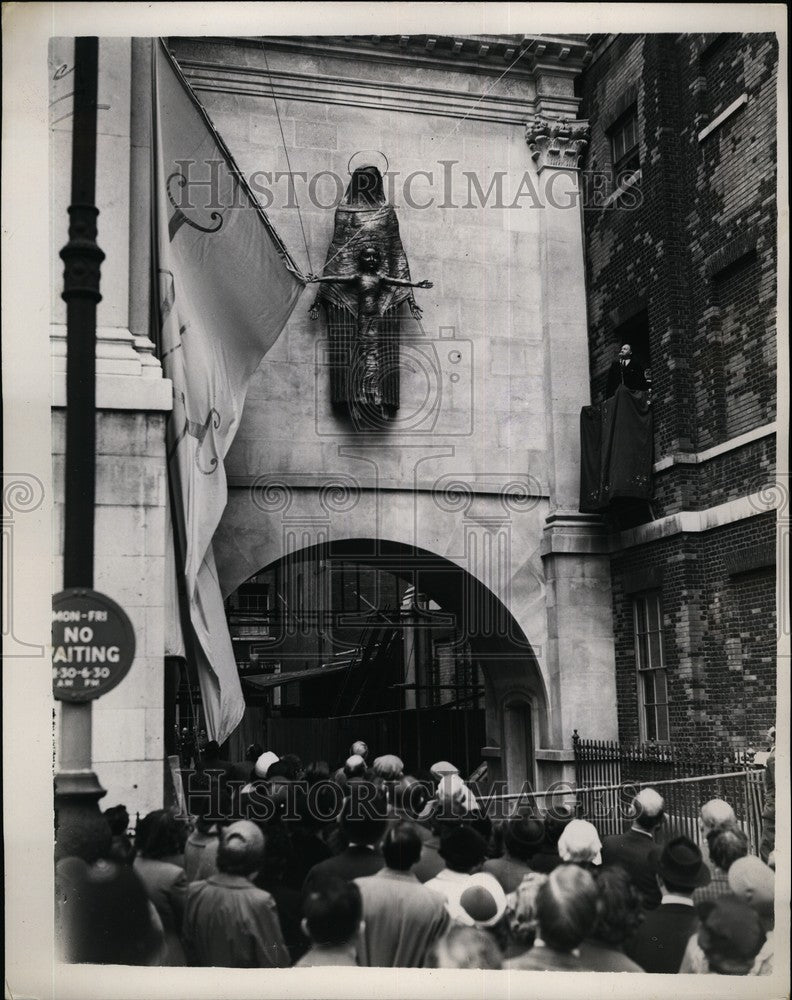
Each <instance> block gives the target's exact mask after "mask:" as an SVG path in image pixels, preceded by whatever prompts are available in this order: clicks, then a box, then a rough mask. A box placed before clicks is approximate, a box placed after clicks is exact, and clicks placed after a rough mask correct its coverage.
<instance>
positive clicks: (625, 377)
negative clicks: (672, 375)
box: [605, 344, 649, 399]
mask: <svg viewBox="0 0 792 1000" xmlns="http://www.w3.org/2000/svg"><path fill="white" fill-rule="evenodd" d="M620 385H623V386H625V387H626V388H627V389H630V390H631V391H632V392H645V391H646V390H647V389H648V388H649V384H648V383H647V381H646V377H645V376H644V373H643V369H642V368H641V366H640V365H639V364H637V362H636V361H635V359H634V358H633V353H632V347H631V346H630V344H622V346H621V348H620V350H619V356H618V358H616V360H615V361H614V362H613V363H612V364H611V366H610V368H609V369H608V384H607V387H606V389H605V398H606V399H610V397H611V396H613V395H614V394H615V392H616V390H617V389H618V388H619V386H620Z"/></svg>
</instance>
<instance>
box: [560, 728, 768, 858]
mask: <svg viewBox="0 0 792 1000" xmlns="http://www.w3.org/2000/svg"><path fill="white" fill-rule="evenodd" d="M572 745H573V748H574V753H575V784H576V786H577V790H576V796H575V798H576V805H577V810H578V814H579V815H580V816H581V817H582V818H585V819H589V820H590V821H591V822H592V823H594V824H595V825H596V826H597V828H598V830H599V832H600V835H601V836H607V835H608V834H612V833H622V832H623V831H624V830H626V829H628V828H629V826H630V824H631V822H632V816H631V814H630V808H629V807H630V802H631V800H632V797H633V796H634V795H635V793H636V792H637V791H638V790H639V789H641V788H645V787H647V786H651V787H653V788H656V789H657V791H658V792H659V793H660V794H661V795H662V796H663V798H664V799H665V812H666V818H667V820H666V823H665V826H664V831H663V839H667V838H669V837H673V836H679V835H682V834H684V835H685V836H687V837H690V839H691V840H693V841H695V842H696V843H698V844H701V840H702V837H701V832H700V829H699V822H698V819H699V810H700V808H701V806H702V805H703V803H705V802H707V801H708V800H709V799H724V800H725V801H727V802H729V803H730V804H731V805H732V807H733V808H734V811H735V813H736V815H737V818H738V820H739V822H740V825H741V826H742V828H743V830H744V831H745V833H746V835H747V837H748V840H749V843H750V849H751V851H752V852H753V853H756V854H758V853H759V844H760V841H761V836H762V806H763V799H764V770H763V769H762V768H758V767H756V766H755V764H754V762H753V761H754V751H753V750H750V749H748V748H736V749H735V748H733V747H721V748H713V747H709V746H702V745H699V744H692V743H681V744H680V743H669V744H657V743H622V742H618V741H615V740H584V739H581V738H580V736H579V735H578V733H577V731H575V733H574V735H573V737H572Z"/></svg>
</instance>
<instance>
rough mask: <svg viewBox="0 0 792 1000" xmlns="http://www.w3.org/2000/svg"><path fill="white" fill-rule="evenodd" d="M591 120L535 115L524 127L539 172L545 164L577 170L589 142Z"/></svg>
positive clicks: (546, 165) (562, 168) (556, 167)
mask: <svg viewBox="0 0 792 1000" xmlns="http://www.w3.org/2000/svg"><path fill="white" fill-rule="evenodd" d="M588 136H589V123H588V122H587V121H582V120H580V119H570V118H553V117H551V116H550V115H544V114H538V115H532V116H531V117H530V118H529V119H528V122H527V123H526V126H525V141H526V142H527V143H528V147H529V149H530V150H531V157H532V159H533V160H534V161H535V162H536V167H537V170H538V171H539V173H541V172H542V170H544V168H545V167H553V168H555V169H560V170H577V169H578V167H579V163H580V157H581V156H582V155H583V152H584V151H585V149H586V146H587V145H588Z"/></svg>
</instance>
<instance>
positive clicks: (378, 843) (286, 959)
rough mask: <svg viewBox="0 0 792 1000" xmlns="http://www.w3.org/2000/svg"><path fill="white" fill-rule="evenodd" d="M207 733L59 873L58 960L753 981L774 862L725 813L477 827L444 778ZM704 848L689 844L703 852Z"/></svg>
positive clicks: (395, 763) (547, 818) (437, 767)
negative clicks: (160, 790)
mask: <svg viewBox="0 0 792 1000" xmlns="http://www.w3.org/2000/svg"><path fill="white" fill-rule="evenodd" d="M247 757H248V759H247V760H246V761H245V762H244V763H243V764H232V763H229V762H227V761H224V760H222V759H221V757H220V751H219V747H217V746H216V744H211V743H210V744H208V745H207V747H206V748H205V752H204V754H203V757H202V760H201V761H200V767H199V768H198V770H197V771H194V772H189V773H188V774H185V782H184V787H185V792H186V809H184V810H182V811H181V812H179V811H177V810H176V809H171V810H164V809H160V810H156V811H154V812H152V813H149V814H148V815H147V816H145V817H143V818H141V819H140V820H139V822H138V823H137V825H136V829H135V830H134V835H133V836H130V834H129V833H128V829H129V815H128V814H127V811H126V809H125V808H124V807H123V806H115V807H113V808H110V809H107V810H106V811H105V812H104V813H103V814H102V815H101V816H99V817H97V819H96V821H95V822H92V823H86V825H85V828H84V835H83V838H82V840H80V839H79V838H73V839H72V840H71V841H70V849H71V853H70V855H69V856H68V857H62V858H60V859H59V860H58V863H57V865H56V891H57V915H58V921H59V930H60V941H61V948H62V953H63V957H64V959H65V960H66V961H71V962H100V963H114V964H129V965H163V966H180V965H181V966H184V965H188V966H197V967H207V966H217V967H228V968H283V967H288V966H297V967H306V966H362V967H399V968H422V967H429V968H455V969H515V970H519V969H522V970H534V971H577V972H582V971H596V972H650V973H679V972H682V973H690V974H719V975H767V974H770V972H771V971H772V968H773V931H774V871H773V865H774V860H773V856H772V855H770V857H769V859H768V860H769V864H766V863H765V862H764V861H763V860H761V859H760V858H759V857H756V856H754V855H752V854H750V853H749V844H748V840H747V838H746V836H745V833H744V832H743V830H742V828H741V826H740V823H739V821H738V818H737V816H736V815H735V813H734V810H733V809H732V807H731V806H730V805H729V804H728V803H726V802H725V801H723V800H720V799H715V800H711V801H709V802H706V803H704V804H703V805H702V807H701V813H700V828H701V835H702V836H701V843H702V848H700V847H699V846H698V845H697V844H696V843H694V842H693V841H692V840H690V839H688V838H687V837H683V836H664V835H663V827H664V824H665V823H666V822H667V818H666V816H665V804H664V801H663V798H662V797H661V795H660V794H659V793H658V792H657V791H656V790H653V789H651V788H644V789H642V790H641V791H640V792H639V793H638V794H637V795H636V797H635V799H634V801H633V803H632V810H631V816H630V818H629V820H628V822H629V829H628V830H626V832H624V833H623V834H619V835H615V836H606V837H602V838H601V837H600V835H599V832H598V830H597V829H596V827H595V826H594V825H593V824H592V823H590V822H588V821H586V820H584V819H580V818H576V816H575V811H574V809H573V807H571V806H569V805H558V806H554V807H552V808H550V809H548V810H547V811H546V812H544V813H543V814H541V815H540V814H538V813H537V812H536V811H535V810H534V811H532V810H527V809H520V810H518V811H517V812H516V813H515V814H514V815H511V816H509V817H508V818H505V819H499V820H493V819H491V818H490V817H489V816H488V815H487V810H486V808H484V807H483V806H482V804H481V803H480V802H479V800H478V799H477V797H476V794H475V790H474V789H471V788H470V787H468V786H467V785H466V784H465V782H464V781H463V779H462V778H461V776H460V774H459V772H458V771H457V769H456V768H455V767H454V766H453V765H452V764H451V763H449V762H447V761H441V762H438V763H436V764H434V765H433V766H432V768H431V771H430V774H429V775H427V779H426V780H418V779H417V778H415V777H412V776H410V775H406V774H405V773H404V765H403V763H402V761H401V760H400V759H399V758H398V757H396V756H394V755H391V754H388V755H384V756H380V757H377V758H376V759H373V760H372V759H370V754H369V750H368V747H367V746H366V745H365V744H363V743H356V744H354V745H353V746H352V748H351V752H350V756H349V758H348V759H347V760H346V762H345V763H344V764H343V766H341V767H339V768H338V769H336V770H335V771H332V770H331V768H330V767H329V766H328V764H327V763H326V762H322V761H319V762H312V763H310V764H303V762H302V761H300V760H299V758H297V757H296V756H294V755H285V756H283V757H280V758H279V757H278V755H277V754H275V753H274V752H271V751H267V752H265V751H264V750H263V748H261V747H258V746H253V747H251V748H249V751H248V755H247ZM702 849H703V853H702Z"/></svg>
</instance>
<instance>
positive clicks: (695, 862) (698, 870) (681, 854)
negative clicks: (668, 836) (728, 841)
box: [649, 837, 711, 889]
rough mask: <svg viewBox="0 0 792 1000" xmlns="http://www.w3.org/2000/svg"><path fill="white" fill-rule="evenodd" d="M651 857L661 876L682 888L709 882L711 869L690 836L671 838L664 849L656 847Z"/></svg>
mask: <svg viewBox="0 0 792 1000" xmlns="http://www.w3.org/2000/svg"><path fill="white" fill-rule="evenodd" d="M649 858H650V861H651V863H652V865H653V866H654V869H655V871H656V872H657V874H658V875H659V876H660V878H662V879H663V881H664V882H665V881H667V882H670V883H671V884H672V885H675V886H679V887H680V889H697V888H698V887H699V886H702V885H708V884H709V881H710V878H711V876H710V870H709V868H708V867H707V866H706V864H705V863H704V860H703V859H702V857H701V851H700V850H699V849H698V847H697V846H696V845H695V844H694V843H693V841H692V840H690V839H689V838H688V837H675V838H674V839H673V840H669V842H668V843H667V844H666V845H665V847H664V848H663V850H662V851H660V849H659V848H655V850H653V851H652V853H651V854H650V855H649Z"/></svg>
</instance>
